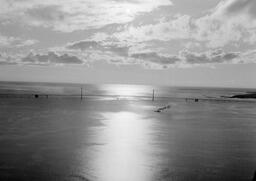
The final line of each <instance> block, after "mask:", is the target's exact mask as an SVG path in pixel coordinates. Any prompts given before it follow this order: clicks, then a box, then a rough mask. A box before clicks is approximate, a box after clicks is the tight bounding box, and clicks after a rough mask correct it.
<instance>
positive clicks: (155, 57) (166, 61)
mask: <svg viewBox="0 0 256 181" xmlns="http://www.w3.org/2000/svg"><path fill="white" fill-rule="evenodd" d="M131 57H132V58H135V59H141V60H143V61H144V62H145V63H153V64H157V65H162V66H163V67H165V66H168V65H172V64H175V63H176V62H178V61H181V59H180V58H179V57H177V56H164V55H159V54H157V53H156V52H147V53H137V54H132V55H131Z"/></svg>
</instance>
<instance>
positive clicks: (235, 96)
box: [230, 92, 256, 99]
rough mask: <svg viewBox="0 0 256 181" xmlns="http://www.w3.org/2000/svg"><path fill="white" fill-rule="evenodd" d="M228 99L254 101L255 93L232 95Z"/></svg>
mask: <svg viewBox="0 0 256 181" xmlns="http://www.w3.org/2000/svg"><path fill="white" fill-rule="evenodd" d="M230 98H239V99H256V92H253V93H246V94H237V95H233V96H231V97H230Z"/></svg>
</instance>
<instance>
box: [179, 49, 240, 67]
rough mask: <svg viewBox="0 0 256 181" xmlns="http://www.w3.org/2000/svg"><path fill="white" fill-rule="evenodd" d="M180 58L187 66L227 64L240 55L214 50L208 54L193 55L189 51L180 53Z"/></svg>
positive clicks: (193, 53)
mask: <svg viewBox="0 0 256 181" xmlns="http://www.w3.org/2000/svg"><path fill="white" fill-rule="evenodd" d="M180 56H181V58H182V59H183V60H184V61H185V62H186V63H188V64H209V63H229V62H231V61H232V60H234V59H236V58H239V56H240V54H239V53H236V52H229V53H225V52H224V51H223V50H220V49H218V50H214V51H210V52H202V53H195V52H189V51H186V50H185V51H182V52H180Z"/></svg>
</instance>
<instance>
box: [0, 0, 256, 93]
mask: <svg viewBox="0 0 256 181" xmlns="http://www.w3.org/2000/svg"><path fill="white" fill-rule="evenodd" d="M255 43H256V1H255V0H43V1H39V0H0V80H7V81H9V80H11V81H44V82H79V83H136V84H157V85H169V86H179V85H185V86H225V87H255V88H256V81H255V79H254V77H256V44H255Z"/></svg>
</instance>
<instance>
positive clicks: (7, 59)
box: [0, 53, 17, 66]
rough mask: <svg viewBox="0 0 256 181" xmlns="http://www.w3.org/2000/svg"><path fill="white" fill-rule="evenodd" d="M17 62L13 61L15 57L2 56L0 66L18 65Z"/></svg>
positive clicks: (4, 54)
mask: <svg viewBox="0 0 256 181" xmlns="http://www.w3.org/2000/svg"><path fill="white" fill-rule="evenodd" d="M16 64H17V62H15V61H13V57H10V56H8V55H7V54H6V53H2V54H0V66H1V65H16Z"/></svg>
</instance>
